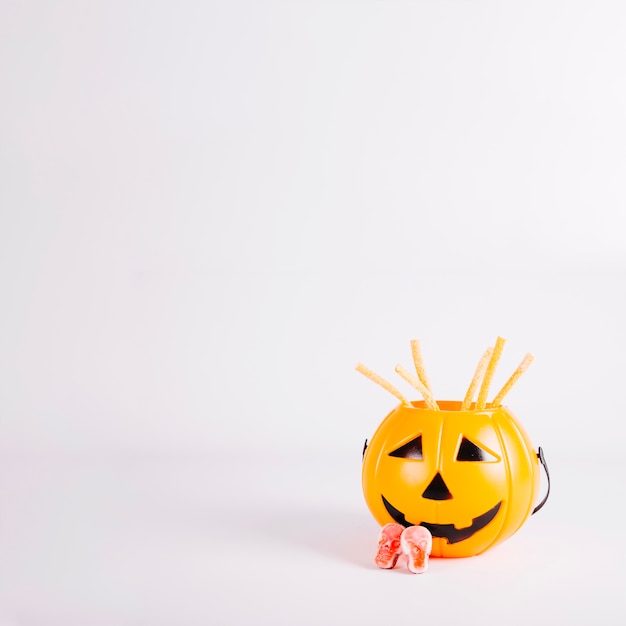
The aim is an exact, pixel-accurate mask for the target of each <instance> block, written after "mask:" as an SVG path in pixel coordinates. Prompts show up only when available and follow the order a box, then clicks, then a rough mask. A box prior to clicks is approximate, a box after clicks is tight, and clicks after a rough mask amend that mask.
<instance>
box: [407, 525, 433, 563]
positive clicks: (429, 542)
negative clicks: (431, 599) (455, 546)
mask: <svg viewBox="0 0 626 626" xmlns="http://www.w3.org/2000/svg"><path fill="white" fill-rule="evenodd" d="M401 544H402V551H403V552H404V554H406V556H407V567H408V568H409V570H410V571H411V572H413V573H414V574H421V573H422V572H425V571H426V570H427V569H428V557H429V556H430V552H431V550H432V547H433V537H432V535H431V534H430V531H429V530H428V528H424V526H409V527H408V528H405V529H404V532H403V533H402V538H401Z"/></svg>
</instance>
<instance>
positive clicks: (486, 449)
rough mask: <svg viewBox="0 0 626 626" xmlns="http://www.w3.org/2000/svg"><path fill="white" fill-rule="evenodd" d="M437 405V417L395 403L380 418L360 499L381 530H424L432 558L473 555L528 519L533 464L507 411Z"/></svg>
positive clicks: (535, 478)
mask: <svg viewBox="0 0 626 626" xmlns="http://www.w3.org/2000/svg"><path fill="white" fill-rule="evenodd" d="M438 404H439V407H440V408H441V410H439V411H435V410H431V409H428V408H426V407H425V404H424V402H413V403H411V406H407V405H403V404H400V405H399V406H397V407H396V408H395V409H394V410H393V411H392V412H391V413H390V414H389V415H388V416H387V417H386V418H385V419H384V420H383V422H382V423H381V424H380V426H379V427H378V429H377V430H376V432H375V433H374V436H373V437H372V440H371V442H370V444H369V446H368V447H367V449H366V451H365V455H364V459H363V493H364V495H365V500H366V502H367V505H368V507H369V509H370V511H371V512H372V514H373V516H374V518H375V519H376V520H377V521H378V522H379V523H380V524H381V525H384V524H387V523H389V522H393V521H395V522H398V523H399V524H403V525H404V526H411V525H418V524H420V525H422V526H425V527H426V528H428V530H430V532H431V533H432V535H433V546H432V555H433V556H440V557H464V556H472V555H475V554H479V553H481V552H484V551H485V550H487V549H488V548H490V547H492V546H493V545H495V544H497V543H499V542H501V541H504V540H505V539H507V538H508V537H510V536H511V535H512V534H513V533H515V532H516V531H517V530H518V529H519V528H520V526H521V525H522V524H523V523H524V521H525V520H526V519H527V518H528V516H529V515H530V514H531V512H532V509H533V502H534V501H535V497H536V495H537V493H538V491H539V483H540V472H539V461H538V458H537V454H536V453H535V452H534V450H533V446H532V443H531V441H530V439H529V437H528V435H527V434H526V432H525V431H524V429H523V427H522V426H521V425H520V423H519V422H518V421H517V420H516V419H515V417H514V416H513V414H512V413H511V412H510V411H509V410H508V409H507V408H506V407H502V406H500V407H497V408H490V407H489V405H488V406H487V408H485V409H483V410H480V411H477V410H468V411H461V410H459V409H460V405H461V403H460V402H452V401H439V402H438Z"/></svg>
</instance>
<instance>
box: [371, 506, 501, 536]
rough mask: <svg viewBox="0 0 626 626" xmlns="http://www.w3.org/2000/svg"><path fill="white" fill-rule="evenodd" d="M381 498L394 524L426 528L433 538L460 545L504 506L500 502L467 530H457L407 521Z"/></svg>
mask: <svg viewBox="0 0 626 626" xmlns="http://www.w3.org/2000/svg"><path fill="white" fill-rule="evenodd" d="M381 498H382V499H383V504H384V505H385V508H386V509H387V513H389V515H391V517H392V518H393V520H394V522H397V523H398V524H402V526H404V527H406V528H408V527H409V526H424V528H427V529H428V530H429V531H430V534H431V535H432V536H433V537H441V538H443V539H447V540H448V543H459V541H464V540H465V539H469V538H470V537H471V536H472V535H473V534H474V533H476V532H478V531H479V530H481V529H482V528H484V527H485V526H487V524H489V522H491V521H492V520H493V518H494V517H495V516H496V515H497V513H498V511H499V510H500V506H501V505H502V501H500V502H498V504H496V506H494V507H493V508H491V509H489V510H488V511H487V512H486V513H483V514H482V515H479V516H478V517H475V518H474V519H473V520H472V523H471V524H470V525H469V526H466V527H465V528H457V527H456V526H455V525H454V524H431V523H430V522H420V523H419V524H413V523H412V522H409V521H407V519H406V517H404V513H402V511H399V510H398V509H396V507H395V506H393V505H392V504H391V503H390V502H389V501H388V500H387V499H386V498H385V496H383V495H382V494H381Z"/></svg>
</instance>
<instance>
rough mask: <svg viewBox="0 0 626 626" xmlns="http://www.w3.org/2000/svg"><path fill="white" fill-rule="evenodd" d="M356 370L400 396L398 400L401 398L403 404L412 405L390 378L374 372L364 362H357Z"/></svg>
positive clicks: (397, 396)
mask: <svg viewBox="0 0 626 626" xmlns="http://www.w3.org/2000/svg"><path fill="white" fill-rule="evenodd" d="M356 371H357V372H359V373H361V374H363V376H367V378H369V379H370V380H371V381H373V382H375V383H376V384H377V385H380V386H381V387H382V388H383V389H386V390H387V391H388V392H389V393H392V394H393V395H394V396H395V397H396V398H398V400H400V402H402V404H406V405H407V406H411V403H410V402H409V401H408V400H407V399H406V398H405V397H404V396H403V395H402V394H401V393H400V392H399V391H398V390H397V389H396V388H395V387H394V386H393V385H392V384H391V383H390V382H389V381H388V380H385V379H384V378H383V377H382V376H379V375H378V374H376V373H375V372H372V370H371V369H369V368H367V367H365V365H363V364H362V363H358V364H357V366H356Z"/></svg>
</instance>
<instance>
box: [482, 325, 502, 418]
mask: <svg viewBox="0 0 626 626" xmlns="http://www.w3.org/2000/svg"><path fill="white" fill-rule="evenodd" d="M505 341H506V339H503V338H502V337H498V338H497V339H496V345H495V346H494V349H493V352H492V353H491V358H490V359H489V364H488V365H487V371H486V372H485V377H484V378H483V382H482V384H481V386H480V391H479V392H478V401H477V402H476V408H477V409H478V410H479V411H482V410H483V409H484V408H485V405H486V404H487V394H488V393H489V385H491V379H492V378H493V375H494V373H495V371H496V366H497V365H498V361H499V360H500V357H501V356H502V350H503V349H504V342H505Z"/></svg>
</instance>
